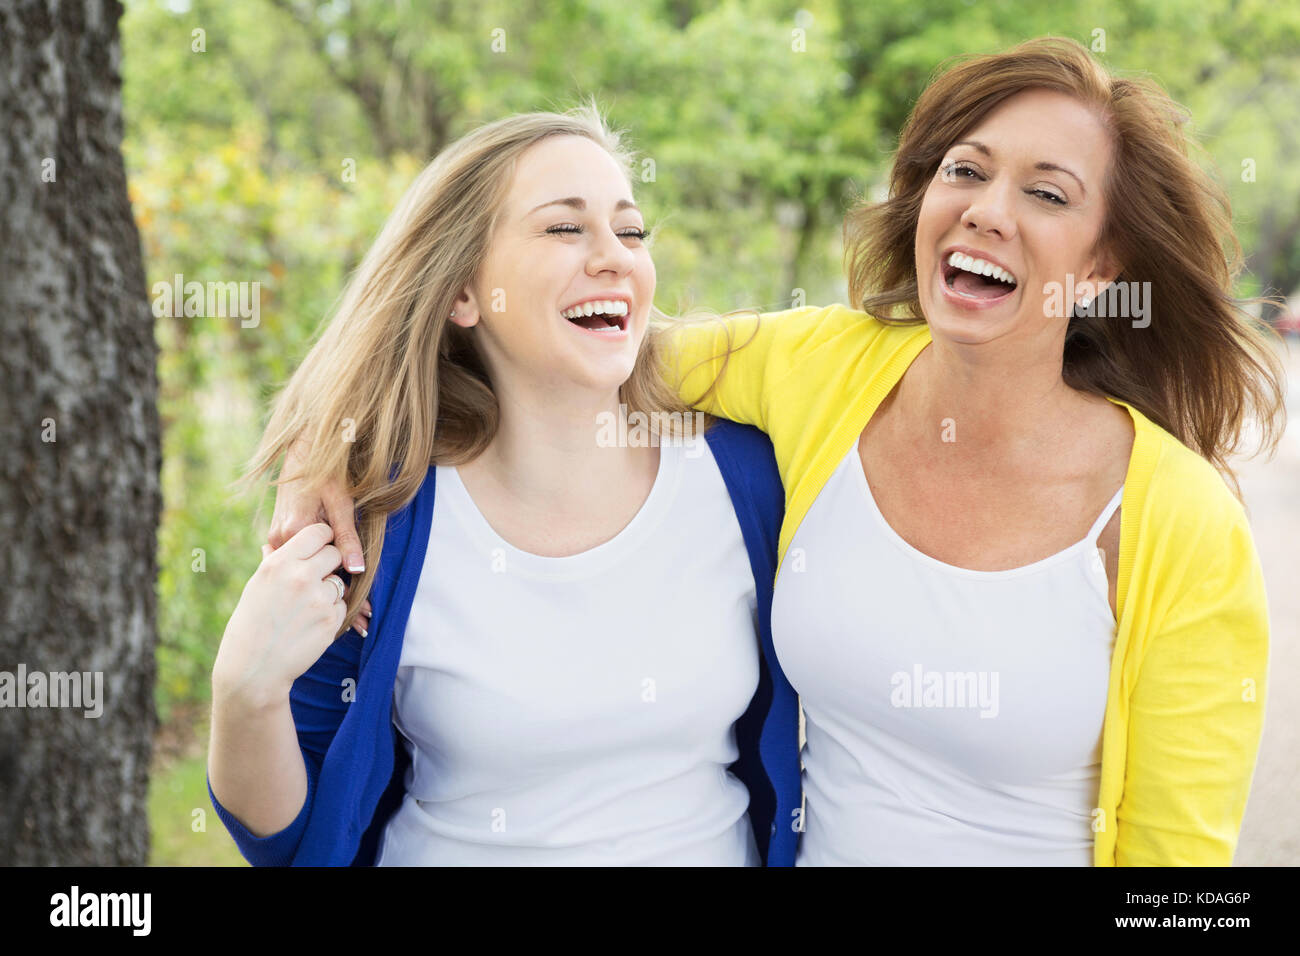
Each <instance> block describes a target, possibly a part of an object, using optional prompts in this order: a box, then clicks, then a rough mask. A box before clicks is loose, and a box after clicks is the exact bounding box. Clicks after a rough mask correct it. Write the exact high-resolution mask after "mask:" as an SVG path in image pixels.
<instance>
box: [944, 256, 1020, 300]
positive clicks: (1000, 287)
mask: <svg viewBox="0 0 1300 956" xmlns="http://www.w3.org/2000/svg"><path fill="white" fill-rule="evenodd" d="M959 255H960V254H959V253H957V254H954V255H952V256H949V257H948V261H947V262H945V263H944V264H943V283H944V285H946V286H947V287H948V288H949V289H950V290H951V291H952V292H953V293H954V294H955V295H960V296H963V297H964V298H967V299H1000V298H1003V297H1004V296H1008V295H1010V294H1011V293H1012V292H1015V291H1016V283H1015V282H1011V281H1007V280H1005V279H1001V278H999V277H998V276H995V275H982V274H980V273H978V272H972V271H970V270H968V269H964V268H962V267H961V266H960V265H957V264H956V262H955V261H954V260H956V258H957V257H958V256H959ZM966 261H967V262H970V260H969V259H967V260H966Z"/></svg>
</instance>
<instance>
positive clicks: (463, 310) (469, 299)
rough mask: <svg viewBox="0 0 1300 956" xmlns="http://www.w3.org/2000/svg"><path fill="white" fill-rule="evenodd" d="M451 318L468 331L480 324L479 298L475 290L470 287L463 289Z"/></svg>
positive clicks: (457, 298)
mask: <svg viewBox="0 0 1300 956" xmlns="http://www.w3.org/2000/svg"><path fill="white" fill-rule="evenodd" d="M450 318H451V321H453V322H455V323H456V324H457V325H459V326H460V327H461V328H466V329H468V328H471V327H472V326H475V325H477V324H478V320H479V307H478V296H476V295H475V294H474V290H473V289H471V288H470V287H469V286H465V288H463V289H461V291H460V295H459V296H457V297H456V302H455V305H454V306H453V311H452V313H451V316H450Z"/></svg>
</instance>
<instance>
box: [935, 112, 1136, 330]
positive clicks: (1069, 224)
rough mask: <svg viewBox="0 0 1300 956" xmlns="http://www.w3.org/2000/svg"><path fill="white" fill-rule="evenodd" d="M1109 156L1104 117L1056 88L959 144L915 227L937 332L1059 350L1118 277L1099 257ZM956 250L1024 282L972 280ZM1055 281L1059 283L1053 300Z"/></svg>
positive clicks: (996, 115) (997, 116)
mask: <svg viewBox="0 0 1300 956" xmlns="http://www.w3.org/2000/svg"><path fill="white" fill-rule="evenodd" d="M1110 160H1111V146H1110V141H1109V138H1108V136H1107V134H1106V131H1105V130H1104V129H1103V128H1102V126H1101V123H1100V122H1099V120H1098V119H1097V117H1096V116H1095V115H1094V114H1093V113H1092V112H1091V111H1090V110H1088V109H1087V108H1086V107H1085V106H1083V105H1082V104H1081V103H1080V102H1079V101H1078V100H1075V99H1074V98H1073V97H1070V96H1067V95H1065V94H1063V93H1057V92H1055V91H1050V90H1038V89H1034V90H1026V91H1025V92H1023V93H1018V94H1016V95H1015V96H1013V97H1011V98H1009V99H1007V100H1006V101H1004V102H1003V103H1001V104H999V105H998V107H997V108H995V109H994V110H993V111H991V112H990V113H989V114H988V115H987V116H986V117H984V119H983V120H982V121H981V122H980V123H979V124H978V125H977V126H975V127H974V128H973V129H971V130H970V132H968V133H967V134H966V135H964V136H963V137H962V138H961V140H959V141H958V142H957V143H955V144H953V145H952V146H951V147H950V148H949V150H948V152H947V153H946V154H945V156H944V158H943V159H942V161H941V162H940V163H939V168H938V170H937V171H936V172H935V175H934V178H933V179H932V180H931V182H930V185H929V187H928V188H927V189H926V192H925V197H924V199H923V201H922V204H921V214H920V219H919V221H918V223H917V230H916V270H917V289H918V294H919V298H920V303H921V309H922V311H923V312H924V314H925V318H926V321H927V323H928V324H929V326H930V329H931V332H932V334H933V335H934V336H935V337H936V338H940V337H942V338H946V339H948V340H951V341H954V342H960V343H965V344H980V343H984V342H990V341H993V340H995V339H1003V338H1004V337H1007V336H1010V337H1013V339H1016V340H1019V341H1021V342H1023V343H1026V344H1028V345H1029V346H1030V347H1031V348H1034V347H1041V348H1044V349H1047V348H1056V349H1059V347H1060V341H1061V339H1062V338H1063V336H1064V330H1065V327H1066V325H1067V324H1068V322H1069V318H1070V314H1071V312H1072V310H1073V307H1074V305H1075V304H1076V303H1078V302H1080V301H1082V300H1083V299H1084V298H1088V297H1092V298H1095V297H1096V293H1097V291H1098V290H1099V289H1101V288H1103V287H1104V286H1105V285H1106V284H1107V283H1109V282H1111V281H1113V279H1114V278H1115V270H1113V269H1112V267H1111V265H1110V264H1109V263H1108V262H1107V261H1105V257H1104V256H1101V257H1099V256H1098V255H1096V254H1094V252H1093V246H1094V244H1095V243H1096V240H1097V237H1098V236H1099V235H1100V233H1101V229H1102V226H1103V223H1104V217H1105V212H1106V210H1105V207H1104V203H1103V197H1102V184H1103V180H1104V177H1105V175H1106V170H1107V167H1108V164H1109V162H1110ZM954 248H960V250H961V251H963V252H964V253H966V254H968V255H969V256H971V257H972V258H974V259H981V258H982V259H984V260H985V261H986V262H988V263H989V264H990V265H995V266H1000V267H1002V269H1004V270H1005V272H1006V273H1010V277H1011V278H1012V279H1013V280H1014V285H1012V284H1011V283H1008V282H1006V281H1001V282H1000V281H997V278H996V275H997V274H996V273H995V276H993V277H976V276H974V275H972V274H966V275H964V276H963V274H962V271H960V270H959V269H958V268H957V267H956V266H955V265H954V264H953V263H952V261H951V257H952V253H953V250H954ZM965 262H966V263H967V264H970V259H966V260H965ZM983 271H988V270H987V269H985V270H983ZM1003 278H1004V279H1005V278H1007V277H1006V275H1005V273H1004V274H1003ZM1049 283H1059V286H1057V287H1056V288H1057V289H1059V290H1060V293H1059V295H1058V296H1056V297H1055V298H1054V297H1053V294H1052V293H1053V291H1054V290H1053V287H1051V286H1049ZM1071 289H1073V290H1074V291H1073V294H1071V291H1070V290H1071ZM1055 303H1059V304H1060V308H1055V307H1054V304H1055Z"/></svg>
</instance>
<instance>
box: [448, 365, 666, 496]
mask: <svg viewBox="0 0 1300 956" xmlns="http://www.w3.org/2000/svg"><path fill="white" fill-rule="evenodd" d="M497 402H498V404H499V406H500V409H501V415H500V421H499V425H498V428H497V432H496V435H495V436H493V439H492V442H491V444H489V445H488V447H487V449H486V450H485V451H484V452H483V454H482V455H480V456H479V457H478V458H476V459H475V460H474V461H473V462H471V463H470V464H469V465H468V466H463V467H465V468H468V469H472V470H474V471H477V472H479V473H480V474H481V475H485V476H487V478H488V479H489V480H491V481H492V482H493V483H494V484H496V485H497V486H498V487H500V488H501V489H503V490H504V491H505V492H506V493H507V494H508V495H509V497H510V498H511V499H513V500H514V501H516V502H517V503H518V504H520V505H522V506H523V507H525V508H527V509H529V510H537V511H546V512H552V513H555V514H556V516H557V517H561V516H563V515H564V514H566V513H573V514H590V512H591V511H592V510H593V504H592V503H593V502H597V503H599V502H606V501H608V500H609V499H610V498H611V494H610V489H615V488H626V487H628V486H629V485H633V484H635V483H636V482H635V476H636V475H637V473H638V472H639V469H640V468H641V467H642V466H643V456H644V454H645V453H647V452H651V453H654V454H656V456H657V450H656V449H654V448H650V449H645V448H628V447H602V445H601V444H599V443H598V441H597V436H598V434H599V432H600V423H601V421H602V418H601V417H600V416H601V415H602V414H604V413H607V414H610V415H614V416H617V415H618V414H619V407H618V405H619V399H618V391H617V389H616V390H614V391H613V392H608V393H597V392H594V391H585V390H578V389H569V390H563V391H561V390H532V389H524V388H518V387H515V388H510V387H505V388H499V389H497ZM615 420H617V418H616V419H615ZM637 452H639V453H641V455H640V456H638V455H637V454H634V453H637Z"/></svg>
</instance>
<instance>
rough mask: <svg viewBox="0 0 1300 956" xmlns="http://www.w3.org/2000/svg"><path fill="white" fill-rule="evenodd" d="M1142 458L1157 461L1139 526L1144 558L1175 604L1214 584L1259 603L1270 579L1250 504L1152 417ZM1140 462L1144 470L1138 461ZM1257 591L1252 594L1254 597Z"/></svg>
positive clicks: (1140, 426)
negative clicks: (1264, 574) (1253, 528)
mask: <svg viewBox="0 0 1300 956" xmlns="http://www.w3.org/2000/svg"><path fill="white" fill-rule="evenodd" d="M1137 432H1138V433H1137V437H1136V440H1135V450H1134V457H1135V462H1136V460H1137V459H1138V458H1139V457H1144V458H1146V459H1148V460H1149V461H1148V462H1146V463H1145V464H1144V465H1143V466H1142V470H1143V471H1145V472H1146V474H1145V475H1142V476H1139V479H1140V483H1141V484H1143V485H1144V486H1145V489H1144V492H1143V500H1142V502H1141V507H1140V509H1139V514H1138V515H1136V516H1135V517H1136V518H1137V519H1138V524H1137V544H1136V547H1137V560H1138V562H1139V563H1140V564H1142V565H1145V571H1146V573H1147V576H1148V582H1149V585H1150V587H1152V588H1153V589H1156V588H1158V589H1159V590H1160V591H1161V592H1162V593H1163V594H1164V595H1165V597H1166V598H1167V599H1168V600H1169V601H1171V602H1178V601H1180V600H1183V599H1186V598H1187V597H1188V596H1189V595H1191V594H1193V593H1194V592H1200V591H1202V590H1204V589H1206V588H1209V589H1211V590H1213V591H1216V592H1217V591H1225V590H1230V591H1235V592H1238V597H1239V598H1241V599H1245V598H1246V597H1249V600H1250V603H1254V604H1259V603H1262V601H1263V600H1264V598H1263V580H1262V573H1261V570H1260V566H1259V557H1258V553H1257V552H1256V550H1255V545H1254V539H1253V536H1252V534H1251V529H1250V520H1249V517H1248V516H1247V514H1246V509H1245V507H1244V506H1243V505H1242V503H1241V501H1239V500H1238V498H1237V496H1236V495H1235V494H1234V493H1233V491H1232V489H1231V488H1230V487H1229V486H1228V483H1227V481H1226V480H1225V478H1224V476H1223V475H1222V474H1220V473H1219V471H1218V469H1216V468H1215V467H1214V465H1212V464H1211V463H1210V462H1209V461H1208V460H1206V459H1205V458H1203V457H1202V456H1201V455H1199V454H1197V453H1196V452H1195V451H1193V450H1192V449H1190V448H1188V447H1187V446H1186V445H1184V444H1183V443H1182V442H1181V441H1179V440H1178V439H1177V438H1176V437H1175V436H1174V435H1172V434H1171V433H1169V432H1168V431H1166V430H1165V429H1163V428H1161V427H1160V426H1158V425H1156V424H1154V423H1153V422H1151V421H1150V420H1148V419H1146V418H1145V417H1140V418H1139V420H1138V422H1137ZM1135 467H1138V466H1137V465H1135ZM1247 592H1249V594H1247Z"/></svg>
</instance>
